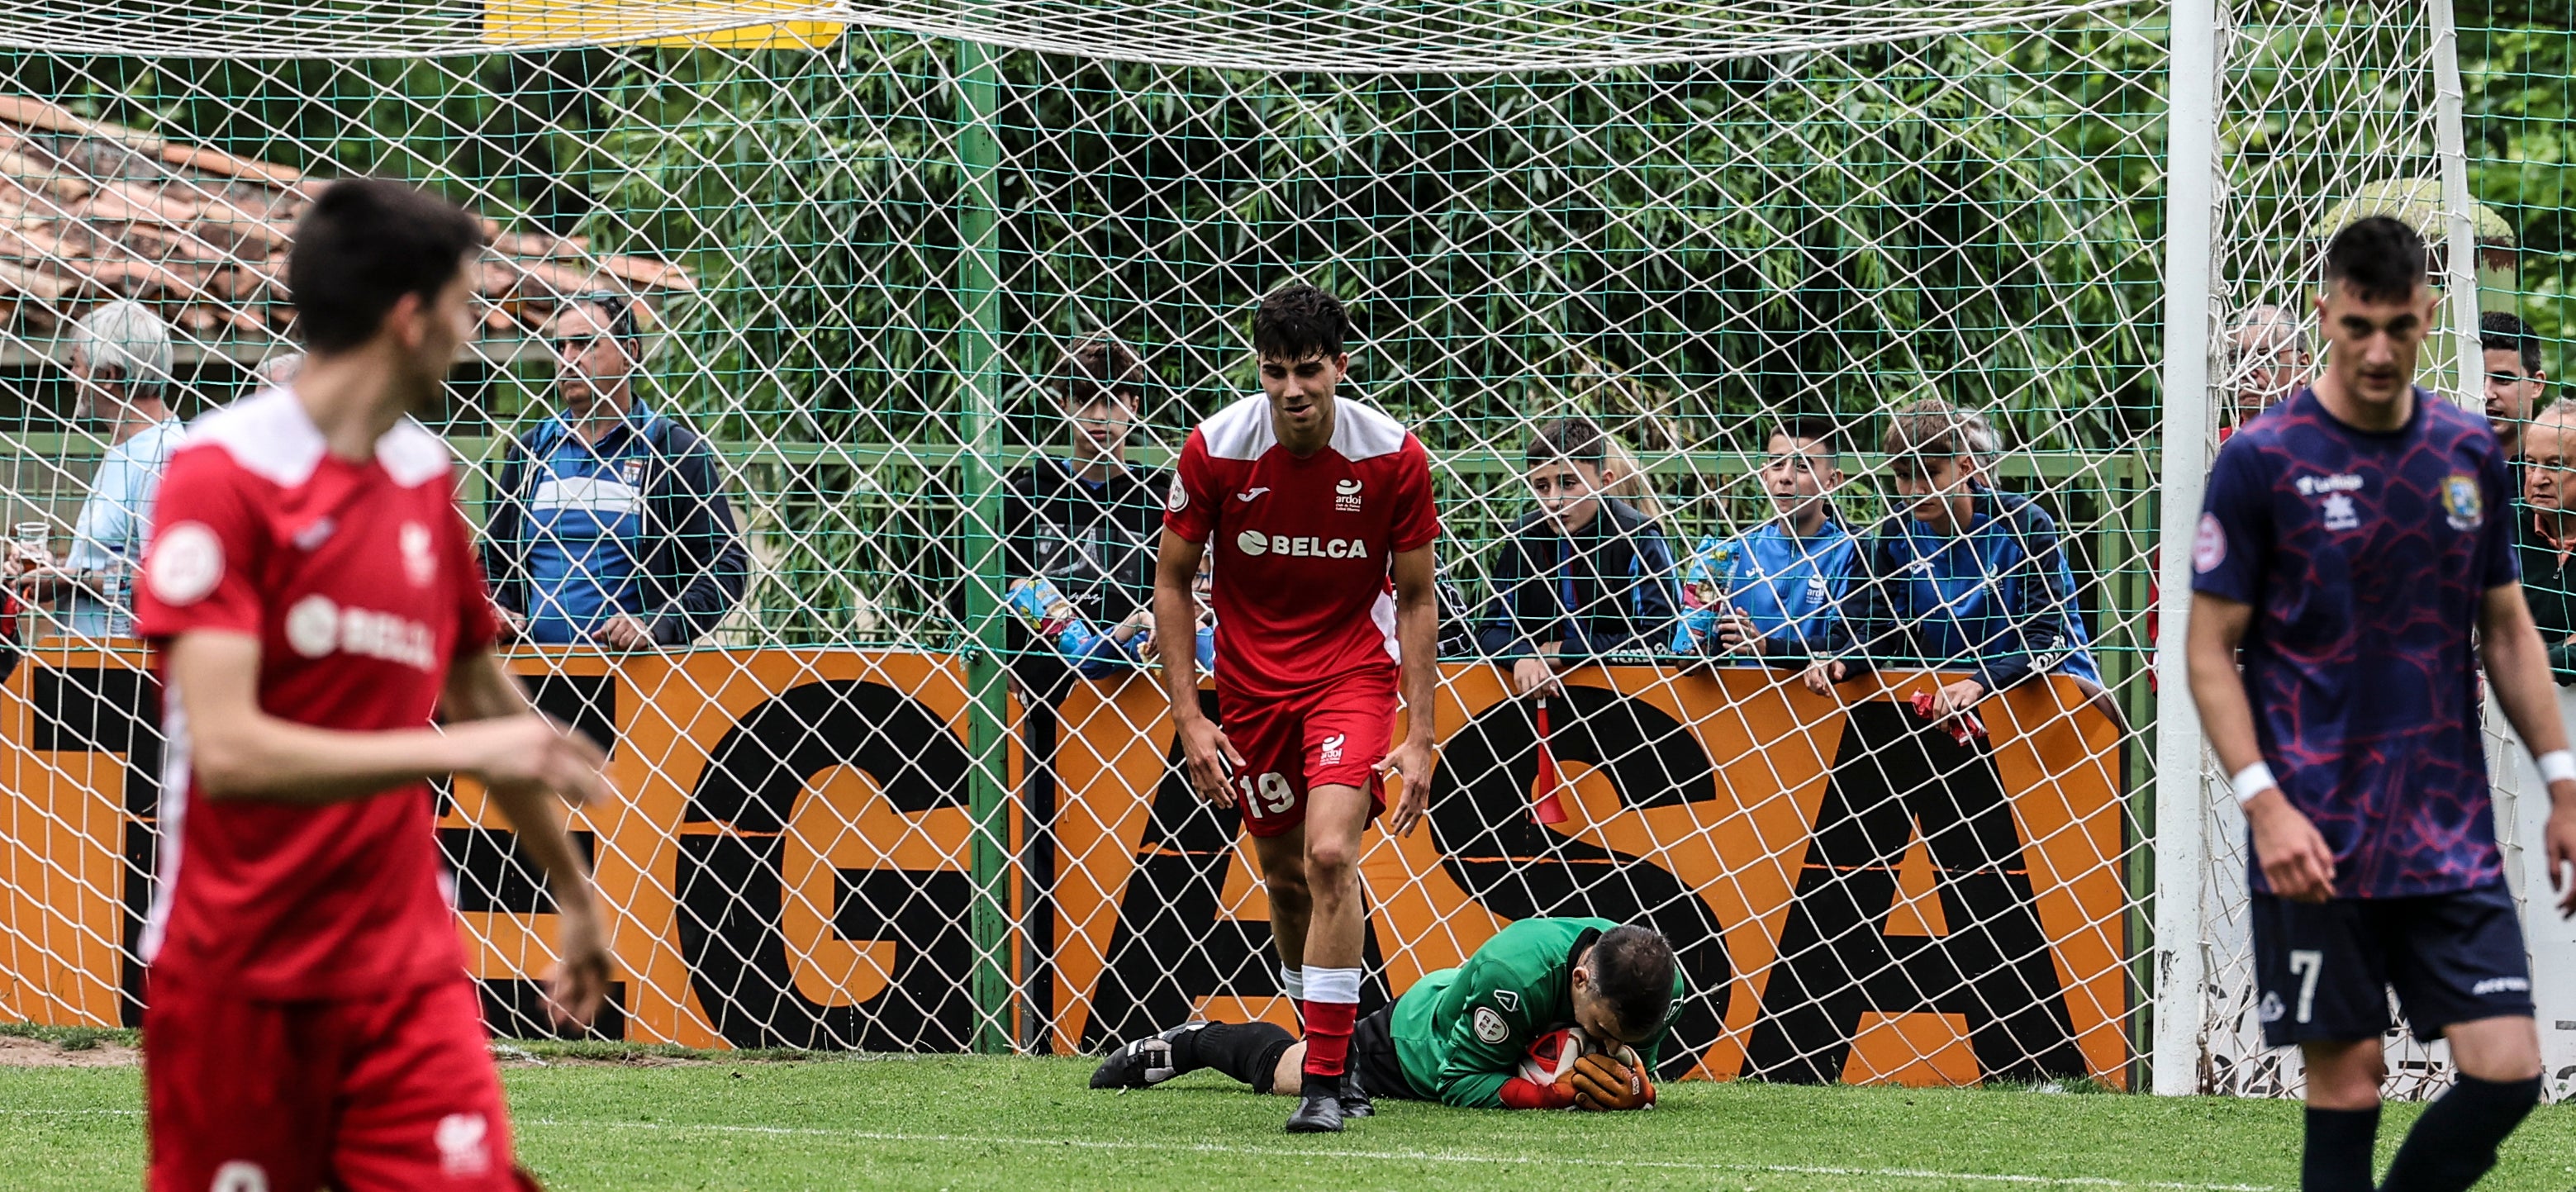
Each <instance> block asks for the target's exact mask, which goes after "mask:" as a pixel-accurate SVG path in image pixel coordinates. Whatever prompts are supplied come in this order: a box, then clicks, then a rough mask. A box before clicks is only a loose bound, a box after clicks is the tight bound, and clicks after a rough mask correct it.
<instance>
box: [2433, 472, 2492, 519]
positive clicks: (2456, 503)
mask: <svg viewBox="0 0 2576 1192" xmlns="http://www.w3.org/2000/svg"><path fill="white" fill-rule="evenodd" d="M2442 513H2443V515H2444V516H2445V517H2447V518H2448V519H2449V521H2450V523H2451V528H2452V529H2454V530H2474V529H2477V528H2478V524H2479V523H2480V522H2482V521H2485V520H2486V499H2485V497H2484V496H2483V495H2481V494H2480V493H2479V492H2478V478H2477V477H2475V476H2471V475H2469V474H2468V473H2466V472H2453V473H2451V474H2450V475H2448V476H2445V477H2443V478H2442Z"/></svg>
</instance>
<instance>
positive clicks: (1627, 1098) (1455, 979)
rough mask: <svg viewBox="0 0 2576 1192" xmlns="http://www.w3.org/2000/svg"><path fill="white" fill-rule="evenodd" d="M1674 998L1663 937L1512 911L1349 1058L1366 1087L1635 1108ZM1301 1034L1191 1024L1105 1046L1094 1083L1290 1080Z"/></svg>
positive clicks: (1503, 1102) (1282, 1088)
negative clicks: (1206, 1072) (1207, 1077)
mask: <svg viewBox="0 0 2576 1192" xmlns="http://www.w3.org/2000/svg"><path fill="white" fill-rule="evenodd" d="M1681 997H1682V978H1681V972H1680V970H1679V969H1678V968H1677V967H1676V966H1675V965H1674V964H1673V949H1672V945H1671V944H1669V943H1666V942H1665V940H1664V937H1663V936H1661V935H1658V934H1656V933H1655V932H1653V931H1650V930H1647V929H1646V928H1643V927H1622V926H1619V925H1618V924H1615V923H1612V922H1611V921H1609V920H1608V919H1523V920H1521V921H1520V922H1518V923H1514V924H1512V925H1511V926H1509V927H1506V928H1504V929H1503V930H1502V931H1501V932H1499V933H1497V934H1496V935H1495V936H1494V938H1492V939H1490V940H1487V941H1485V946H1484V947H1481V948H1478V949H1476V954H1475V955H1474V956H1471V957H1468V958H1467V963H1466V964H1465V965H1463V966H1461V967H1458V968H1453V969H1442V970H1440V971H1439V972H1436V973H1430V974H1427V975H1425V976H1424V977H1423V978H1422V980H1421V981H1420V982H1418V983H1416V984H1415V985H1414V987H1413V988H1411V989H1408V990H1406V991H1405V992H1404V996H1402V997H1400V998H1397V999H1396V1000H1395V1003H1394V1004H1393V1005H1390V1006H1386V1007H1383V1008H1381V1009H1379V1010H1378V1011H1377V1012H1376V1013H1374V1014H1371V1015H1369V1016H1368V1017H1366V1018H1363V1019H1361V1020H1360V1021H1359V1026H1358V1029H1357V1030H1355V1031H1353V1032H1352V1035H1351V1070H1352V1072H1353V1073H1354V1074H1355V1075H1356V1076H1357V1077H1358V1079H1359V1083H1360V1087H1361V1090H1362V1091H1363V1092H1364V1093H1365V1094H1366V1095H1368V1096H1371V1097H1399V1098H1403V1099H1406V1100H1414V1101H1438V1102H1440V1103H1441V1104H1443V1105H1458V1106H1468V1107H1475V1108H1484V1109H1502V1108H1509V1109H1642V1108H1645V1107H1647V1106H1650V1105H1653V1104H1654V1102H1655V1086H1654V1084H1653V1082H1652V1081H1651V1080H1650V1079H1649V1074H1650V1073H1652V1072H1653V1071H1654V1067H1655V1059H1656V1053H1657V1052H1658V1051H1660V1050H1661V1048H1662V1046H1663V1041H1664V1033H1665V1030H1666V1028H1667V1027H1668V1026H1669V1025H1670V1024H1671V1021H1672V1017H1673V1012H1674V1010H1676V1009H1677V1008H1679V1006H1680V1004H1681ZM1304 1051H1305V1045H1304V1044H1302V1043H1299V1042H1297V1040H1296V1036H1294V1035H1291V1034H1289V1033H1288V1032H1287V1031H1284V1030H1281V1029H1280V1028H1278V1027H1276V1026H1272V1025H1270V1024H1269V1023H1266V1022H1252V1023H1241V1024H1237V1023H1229V1022H1193V1023H1190V1024H1189V1025H1187V1026H1180V1027H1174V1028H1172V1029H1171V1030H1168V1031H1165V1032H1163V1033H1162V1034H1160V1035H1156V1036H1154V1037H1152V1038H1150V1039H1139V1040H1137V1041H1136V1042H1133V1043H1130V1044H1127V1045H1126V1046H1124V1047H1121V1048H1119V1049H1118V1050H1116V1051H1114V1052H1111V1053H1110V1055H1109V1058H1108V1059H1107V1060H1105V1061H1102V1063H1101V1065H1100V1070H1099V1071H1098V1072H1095V1073H1093V1074H1092V1077H1091V1087H1093V1088H1096V1089H1112V1088H1114V1089H1130V1088H1146V1087H1149V1086H1152V1085H1157V1084H1161V1083H1163V1082H1164V1081H1166V1080H1170V1079H1171V1078H1173V1077H1175V1076H1179V1075H1181V1074H1182V1073H1185V1072H1195V1071H1198V1070H1199V1069H1201V1068H1214V1069H1216V1070H1218V1071H1220V1072H1223V1073H1225V1074H1226V1075H1228V1076H1231V1077H1233V1078H1235V1079H1236V1080H1240V1081H1242V1082H1243V1083H1245V1084H1248V1085H1251V1086H1252V1090H1253V1091H1254V1092H1257V1093H1271V1092H1276V1093H1294V1092H1296V1091H1297V1089H1298V1086H1299V1082H1300V1078H1299V1075H1298V1074H1299V1073H1300V1072H1301V1071H1302V1070H1303V1069H1302V1067H1301V1066H1300V1065H1301V1064H1302V1062H1303V1061H1304V1059H1305V1055H1304Z"/></svg>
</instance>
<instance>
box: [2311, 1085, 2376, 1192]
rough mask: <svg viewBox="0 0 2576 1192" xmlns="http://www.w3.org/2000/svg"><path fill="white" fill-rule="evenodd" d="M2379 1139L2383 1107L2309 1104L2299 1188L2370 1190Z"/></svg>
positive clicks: (2321, 1191)
mask: <svg viewBox="0 0 2576 1192" xmlns="http://www.w3.org/2000/svg"><path fill="white" fill-rule="evenodd" d="M2378 1141H2379V1107H2378V1106H2376V1105H2373V1106H2371V1107H2370V1108H2368V1109H2318V1108H2316V1107H2315V1106H2310V1107H2308V1148H2307V1153H2306V1155H2305V1156H2304V1157H2303V1158H2302V1159H2301V1160H2300V1162H2299V1192H2370V1148H2371V1147H2372V1146H2373V1145H2375V1144H2377V1143H2378Z"/></svg>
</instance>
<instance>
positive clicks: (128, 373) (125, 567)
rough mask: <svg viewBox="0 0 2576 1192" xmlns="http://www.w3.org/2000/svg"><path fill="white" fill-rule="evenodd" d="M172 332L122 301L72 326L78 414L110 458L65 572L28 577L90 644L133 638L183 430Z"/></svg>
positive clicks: (101, 468)
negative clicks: (157, 516) (165, 484)
mask: <svg viewBox="0 0 2576 1192" xmlns="http://www.w3.org/2000/svg"><path fill="white" fill-rule="evenodd" d="M170 369H171V350H170V327H169V324H167V323H164V322H162V321H161V316H159V315H156V314H154V313H152V309H151V308H150V307H147V306H145V305H143V304H142V303H140V302H136V301H134V300H132V299H120V300H118V301H115V302H110V303H108V304H107V305H105V306H102V307H100V308H98V309H97V310H94V311H91V312H90V313H89V314H87V315H85V316H83V317H82V318H81V320H80V321H79V322H78V323H76V324H74V325H73V327H72V334H71V373H72V378H73V380H74V381H76V382H78V384H79V390H78V396H77V397H75V398H74V400H73V406H72V416H73V417H74V418H78V419H90V420H96V421H98V422H102V423H105V424H106V426H105V430H106V439H107V444H108V446H107V453H106V455H105V456H103V457H102V458H101V459H100V460H99V464H98V472H97V474H96V475H95V476H93V477H92V478H91V481H90V489H89V498H88V499H87V500H85V501H83V502H82V503H81V511H80V521H79V522H78V523H77V524H75V525H74V526H73V528H72V547H71V553H70V554H68V555H66V556H64V558H63V561H62V563H61V564H60V565H59V566H47V567H38V568H35V569H33V570H31V571H29V572H27V573H26V574H25V575H23V576H21V577H20V579H19V581H18V582H19V583H20V584H21V585H23V586H24V587H25V590H26V594H27V597H28V599H29V600H30V601H31V602H33V601H45V600H60V601H61V602H62V606H61V614H62V622H63V624H64V625H65V626H66V627H67V628H68V629H69V630H70V631H71V632H72V633H73V634H74V635H77V636H80V637H86V638H107V637H131V636H133V633H134V609H133V600H132V591H133V583H132V577H133V575H134V572H135V569H136V568H137V567H139V566H140V565H141V564H142V561H143V551H144V548H145V547H146V546H148V545H149V544H150V538H151V531H152V499H153V495H154V494H155V493H156V492H158V491H159V490H160V487H161V472H162V469H163V468H164V467H166V466H167V465H168V464H169V462H170V453H171V452H173V451H175V450H177V449H178V446H179V440H180V436H181V435H182V434H183V433H184V430H183V428H182V427H181V426H180V423H179V420H178V419H177V418H176V417H174V416H172V414H171V413H170V404H169V398H170V389H171V386H172V384H173V381H172V378H171V373H170Z"/></svg>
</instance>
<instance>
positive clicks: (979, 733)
mask: <svg viewBox="0 0 2576 1192" xmlns="http://www.w3.org/2000/svg"><path fill="white" fill-rule="evenodd" d="M1000 106H1001V80H1000V71H999V69H998V68H997V67H996V65H995V64H994V61H993V51H992V49H991V48H990V47H987V46H984V45H981V44H978V43H976V42H972V41H960V42H958V43H957V169H958V180H959V182H960V183H961V186H960V187H959V192H960V193H959V195H958V199H959V204H958V206H959V210H958V219H957V232H958V246H957V247H958V252H957V301H958V326H957V331H958V337H957V344H958V347H957V372H958V376H959V378H960V380H961V381H962V388H961V392H960V394H959V399H960V400H959V405H960V407H961V409H960V414H961V417H960V418H959V420H958V439H959V441H960V442H961V443H962V444H963V445H964V446H965V447H966V450H965V451H964V452H962V453H960V458H959V460H958V464H959V468H958V470H959V472H960V477H959V479H960V481H961V483H960V484H959V495H960V497H961V498H962V500H963V503H964V504H965V506H966V508H967V509H968V510H969V511H970V515H969V516H968V517H967V518H966V519H965V526H964V532H963V535H962V537H963V539H964V541H963V543H962V545H963V546H964V548H965V561H966V569H967V575H966V626H967V631H968V633H970V634H971V635H972V640H971V641H969V642H968V643H967V649H966V687H967V700H968V704H967V733H968V737H969V741H968V745H967V748H968V752H969V753H970V754H971V755H972V756H973V757H974V759H975V762H974V765H975V770H974V773H972V774H970V775H968V776H967V801H968V803H967V805H968V814H969V815H970V816H971V817H972V819H973V821H974V843H973V846H972V853H973V855H972V857H971V860H970V867H971V869H972V871H973V874H974V882H975V905H974V906H973V907H972V908H970V910H969V918H970V920H971V923H970V927H971V932H972V935H973V937H974V940H975V969H974V976H973V991H974V997H975V1007H976V1017H975V1050H977V1051H980V1052H987V1053H994V1052H1007V1051H1009V1050H1010V1049H1011V1029H1010V1024H1011V1006H1012V1002H1013V998H1012V990H1011V968H1010V961H1011V939H1010V923H1011V914H1010V872H1009V857H1010V790H1009V787H1008V778H1009V775H1010V769H1009V766H1010V738H1009V734H1008V732H1007V725H1006V723H1005V721H1006V719H1007V702H1006V701H1007V697H1008V695H1007V691H1006V688H1005V686H1004V683H1003V669H1002V651H1003V644H1002V641H1003V639H1002V629H1003V625H1002V619H1001V616H1000V615H999V614H1000V612H1001V604H1000V600H999V599H998V597H999V596H1000V593H1001V585H1002V584H1004V583H1006V582H1007V580H1006V578H1005V577H1004V576H1003V575H1002V574H1001V571H1002V556H1001V541H1000V539H999V538H998V537H997V536H996V530H997V528H998V527H999V526H1000V524H1001V520H1002V483H1003V482H1002V476H1001V472H1000V469H999V460H1000V458H1001V447H1002V370H1001V359H1002V351H1001V320H1002V293H1001V259H1000V258H1001V235H1000V233H1001V224H1000V220H999V216H998V214H997V213H998V212H999V211H1000V209H1001V202H1000V199H1001V196H1000V194H999V187H998V185H997V181H996V173H997V171H998V169H999V165H1000V162H1001V158H1002V152H1001V140H1000V138H999V137H998V136H997V135H995V132H994V120H995V116H996V113H997V112H998V110H999V108H1000Z"/></svg>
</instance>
